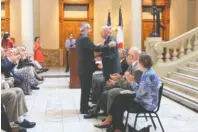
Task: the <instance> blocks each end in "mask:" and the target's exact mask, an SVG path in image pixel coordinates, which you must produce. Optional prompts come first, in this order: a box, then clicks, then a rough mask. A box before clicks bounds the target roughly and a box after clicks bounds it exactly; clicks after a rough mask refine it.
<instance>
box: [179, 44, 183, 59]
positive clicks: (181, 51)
mask: <svg viewBox="0 0 198 132" xmlns="http://www.w3.org/2000/svg"><path fill="white" fill-rule="evenodd" d="M183 56H184V43H182V45H181V48H180V53H179V58H182V57H183Z"/></svg>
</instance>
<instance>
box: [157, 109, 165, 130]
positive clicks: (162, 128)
mask: <svg viewBox="0 0 198 132" xmlns="http://www.w3.org/2000/svg"><path fill="white" fill-rule="evenodd" d="M156 117H157V119H158V122H159V124H160V127H161V129H162V132H164V128H163V126H162V122H161V121H160V118H159V116H158V114H157V113H156Z"/></svg>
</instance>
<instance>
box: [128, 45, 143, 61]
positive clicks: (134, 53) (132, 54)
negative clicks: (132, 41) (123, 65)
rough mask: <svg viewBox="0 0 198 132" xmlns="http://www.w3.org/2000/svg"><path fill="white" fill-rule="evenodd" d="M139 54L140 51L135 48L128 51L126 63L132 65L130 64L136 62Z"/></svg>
mask: <svg viewBox="0 0 198 132" xmlns="http://www.w3.org/2000/svg"><path fill="white" fill-rule="evenodd" d="M140 53H141V51H140V50H139V49H138V48H136V47H132V48H130V49H129V51H128V56H127V63H128V64H132V63H134V62H136V61H138V60H139V56H140Z"/></svg>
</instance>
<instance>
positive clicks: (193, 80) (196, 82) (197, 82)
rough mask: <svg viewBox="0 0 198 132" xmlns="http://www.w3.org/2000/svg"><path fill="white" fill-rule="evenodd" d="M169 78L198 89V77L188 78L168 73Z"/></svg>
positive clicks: (180, 74) (183, 75)
mask: <svg viewBox="0 0 198 132" xmlns="http://www.w3.org/2000/svg"><path fill="white" fill-rule="evenodd" d="M168 77H169V78H171V79H174V80H177V81H180V82H184V83H187V84H190V85H193V86H196V87H198V78H197V77H192V76H188V75H185V74H182V73H175V72H174V73H168Z"/></svg>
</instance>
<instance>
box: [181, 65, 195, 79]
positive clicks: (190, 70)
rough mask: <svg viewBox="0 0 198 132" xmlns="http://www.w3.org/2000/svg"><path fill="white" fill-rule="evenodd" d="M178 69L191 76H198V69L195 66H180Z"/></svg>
mask: <svg viewBox="0 0 198 132" xmlns="http://www.w3.org/2000/svg"><path fill="white" fill-rule="evenodd" d="M177 71H178V72H179V73H183V74H187V75H190V76H194V77H198V70H195V69H193V68H180V67H179V68H178V69H177Z"/></svg>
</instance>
